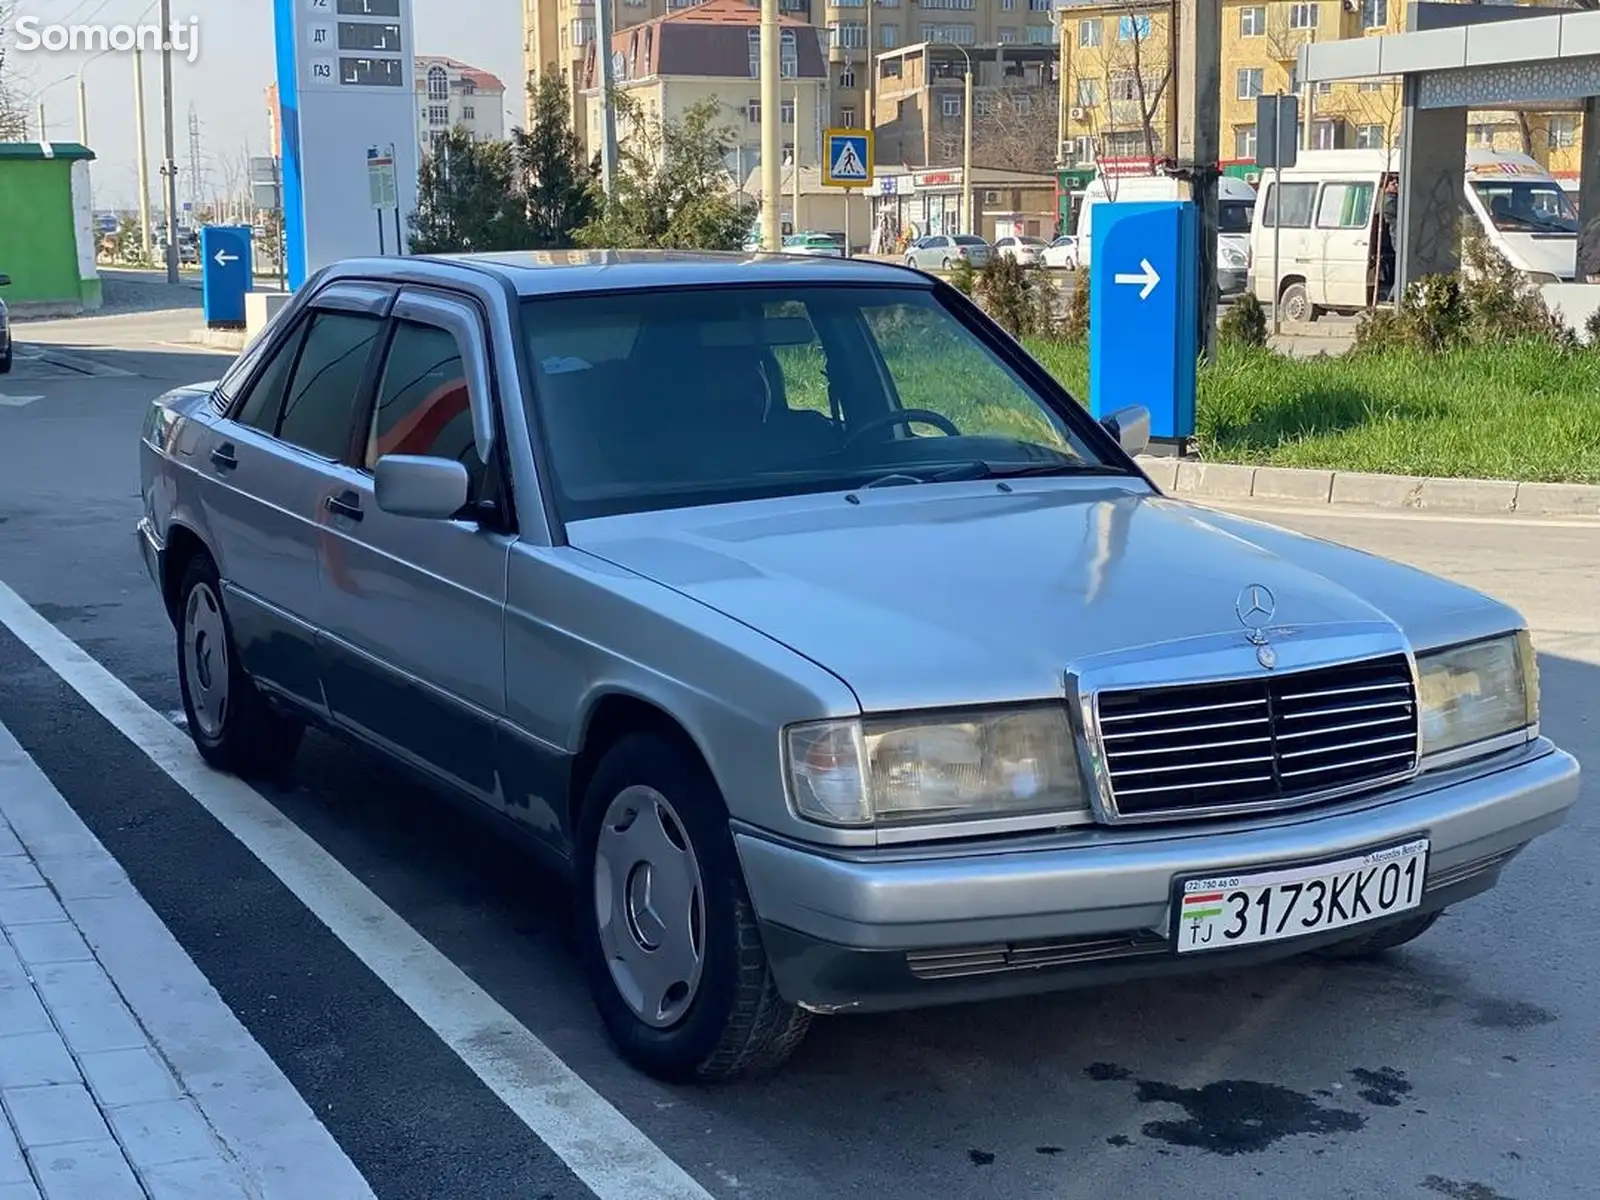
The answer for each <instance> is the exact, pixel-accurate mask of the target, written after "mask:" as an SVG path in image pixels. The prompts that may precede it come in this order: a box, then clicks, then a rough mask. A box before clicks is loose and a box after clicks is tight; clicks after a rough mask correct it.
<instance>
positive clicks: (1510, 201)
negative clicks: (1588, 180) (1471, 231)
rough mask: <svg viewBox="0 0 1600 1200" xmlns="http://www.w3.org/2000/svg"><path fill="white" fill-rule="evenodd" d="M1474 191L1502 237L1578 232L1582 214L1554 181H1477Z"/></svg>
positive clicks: (1474, 184)
mask: <svg viewBox="0 0 1600 1200" xmlns="http://www.w3.org/2000/svg"><path fill="white" fill-rule="evenodd" d="M1472 190H1473V191H1475V192H1477V194H1478V200H1479V201H1480V202H1481V203H1482V204H1483V208H1484V211H1485V212H1487V213H1488V214H1489V219H1490V220H1491V221H1493V222H1494V227H1495V228H1496V229H1498V230H1500V232H1502V233H1574V234H1575V233H1577V232H1578V214H1577V213H1576V212H1574V211H1573V209H1572V203H1571V201H1569V200H1568V199H1567V193H1566V192H1565V191H1563V190H1562V187H1561V185H1560V184H1559V183H1557V182H1556V181H1555V180H1553V179H1538V180H1526V179H1519V180H1515V181H1513V180H1509V179H1507V180H1501V179H1495V180H1477V181H1474V183H1473V185H1472Z"/></svg>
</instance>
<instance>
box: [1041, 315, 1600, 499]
mask: <svg viewBox="0 0 1600 1200" xmlns="http://www.w3.org/2000/svg"><path fill="white" fill-rule="evenodd" d="M1028 348H1029V349H1030V350H1031V351H1032V352H1033V354H1034V356H1035V357H1036V358H1038V359H1039V361H1041V362H1042V363H1044V364H1045V366H1047V367H1048V368H1049V369H1050V371H1051V372H1052V373H1053V374H1054V375H1055V376H1056V377H1057V378H1058V379H1060V380H1061V381H1062V383H1064V384H1065V385H1066V386H1067V388H1068V389H1069V390H1070V391H1071V392H1072V393H1073V394H1074V395H1075V396H1077V397H1078V398H1079V399H1080V400H1084V401H1085V402H1086V401H1087V397H1088V378H1089V364H1088V352H1087V350H1085V349H1084V348H1083V347H1081V346H1073V345H1064V344H1061V343H1053V342H1031V343H1029V347H1028ZM1140 400H1141V397H1138V396H1129V397H1127V401H1128V402H1129V403H1139V402H1140ZM1198 408H1199V411H1198V414H1197V418H1196V424H1197V426H1198V428H1197V430H1196V434H1197V441H1198V443H1199V449H1200V452H1201V454H1202V456H1203V457H1205V458H1208V459H1212V460H1214V461H1217V462H1240V463H1270V464H1273V465H1275V466H1285V467H1322V468H1331V469H1334V470H1341V471H1383V472H1389V473H1393V474H1400V475H1439V476H1456V477H1463V478H1476V479H1517V480H1542V481H1551V482H1564V483H1600V351H1584V350H1580V351H1575V352H1566V353H1563V352H1560V351H1557V350H1554V349H1551V348H1549V347H1542V346H1537V345H1525V346H1514V347H1509V348H1489V347H1483V348H1473V349H1465V350H1457V351H1452V352H1450V353H1447V354H1442V355H1437V356H1431V355H1425V354H1411V353H1387V354H1383V355H1381V356H1370V357H1369V356H1344V357H1337V358H1314V359H1299V360H1296V359H1290V358H1285V357H1282V356H1280V355H1276V354H1272V353H1270V352H1268V351H1264V350H1261V351H1238V350H1230V351H1224V352H1223V353H1222V354H1221V355H1220V357H1219V359H1218V361H1217V363H1216V364H1215V365H1214V366H1212V367H1207V368H1202V370H1201V373H1200V395H1199V403H1198Z"/></svg>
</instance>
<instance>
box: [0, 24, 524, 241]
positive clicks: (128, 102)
mask: <svg viewBox="0 0 1600 1200" xmlns="http://www.w3.org/2000/svg"><path fill="white" fill-rule="evenodd" d="M7 3H9V4H10V5H11V7H12V8H13V21H12V28H10V29H7V30H6V32H5V35H4V38H5V42H6V45H7V54H6V65H5V70H6V74H7V75H8V76H10V77H12V79H13V86H14V87H15V89H16V90H17V91H18V92H20V93H21V94H22V96H23V97H24V99H25V101H26V105H27V110H28V112H29V114H30V118H31V115H32V114H33V112H34V110H35V107H36V104H37V97H36V93H38V92H40V91H41V90H42V91H43V100H44V105H45V124H46V127H47V128H48V130H49V133H50V138H51V140H53V141H76V140H77V137H78V102H77V87H76V78H77V72H78V70H79V68H80V67H81V68H82V69H83V78H84V86H85V89H86V91H87V92H88V112H89V143H90V149H92V150H93V151H94V152H95V154H96V155H97V160H96V162H95V164H94V166H93V168H92V178H93V181H94V182H93V187H94V205H95V207H96V208H97V209H104V208H130V207H134V206H136V205H137V202H138V199H137V198H138V194H139V186H138V167H137V164H138V153H137V150H136V138H135V134H134V116H133V112H134V106H133V55H132V54H131V53H124V52H116V51H113V52H112V53H109V54H106V55H104V56H103V57H100V58H96V59H95V60H94V61H92V62H90V63H88V64H87V65H86V66H85V65H84V59H85V57H86V56H85V55H83V54H81V53H79V54H74V53H72V52H70V51H66V50H61V51H49V50H45V49H43V48H40V49H37V50H33V51H19V50H17V48H16V32H15V24H16V19H18V18H23V17H29V16H32V17H35V18H37V19H38V21H39V23H40V24H41V26H42V25H47V24H51V23H63V24H69V25H78V24H91V25H102V24H104V25H117V24H136V23H140V22H141V21H142V22H154V21H155V20H156V19H157V13H158V9H157V6H156V0H0V8H3V7H4V6H5V5H6V4H7ZM413 3H414V22H415V40H416V46H417V50H418V53H421V54H442V55H448V56H449V57H451V58H457V59H460V60H461V61H463V62H467V63H470V64H472V65H473V66H475V67H481V68H483V69H484V70H486V71H490V72H492V73H493V74H495V75H498V76H499V77H500V78H501V79H502V80H503V81H504V82H505V84H506V98H505V103H506V106H507V107H508V108H509V109H510V110H511V113H512V116H511V117H509V118H508V119H507V126H508V127H509V126H510V125H511V124H513V123H515V124H521V114H522V98H521V94H520V92H519V90H518V79H519V77H520V75H521V73H522V13H521V6H520V3H519V0H413ZM172 16H173V20H174V21H179V22H187V21H188V20H189V19H190V18H194V19H195V20H196V22H197V28H198V31H199V48H198V52H197V53H196V55H195V61H194V63H193V64H190V63H188V62H186V61H184V58H183V56H182V55H179V54H174V55H173V62H172V91H173V124H174V129H175V154H174V157H175V158H176V160H177V162H178V168H179V171H180V174H179V190H180V195H179V199H180V200H182V199H183V198H184V194H183V192H184V187H185V183H186V180H187V176H186V175H185V174H183V172H186V171H187V170H188V165H189V162H188V160H189V106H190V105H191V104H193V105H194V109H195V112H196V114H197V115H198V117H199V120H200V142H201V155H202V159H203V163H202V166H203V168H206V169H208V175H206V176H203V178H205V179H206V181H207V183H208V184H209V185H211V188H212V189H215V190H218V191H220V190H222V188H223V185H224V183H225V181H226V178H227V177H226V175H225V173H224V167H223V164H224V162H225V161H228V162H232V161H237V160H238V159H239V158H240V156H241V155H242V154H243V153H244V152H245V150H246V148H247V147H248V150H249V152H250V153H252V154H257V155H260V154H265V153H267V149H266V142H267V116H266V88H267V85H268V84H270V83H272V82H273V80H274V76H275V64H274V51H273V43H272V0H172ZM144 60H145V62H144V76H145V79H144V82H145V120H146V126H147V131H148V137H149V160H150V181H151V182H150V188H151V203H152V204H153V205H155V206H156V208H157V210H159V199H160V194H161V177H160V175H159V173H158V172H159V169H160V165H161V61H160V55H158V54H149V53H147V54H145V55H144ZM31 127H32V121H31V119H30V129H31ZM209 190H210V189H208V191H209Z"/></svg>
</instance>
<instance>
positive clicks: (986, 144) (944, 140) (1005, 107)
mask: <svg viewBox="0 0 1600 1200" xmlns="http://www.w3.org/2000/svg"><path fill="white" fill-rule="evenodd" d="M1055 101H1056V97H1055V92H1054V89H1050V88H1042V87H1005V86H1002V87H997V88H985V89H983V90H982V91H980V92H977V93H976V94H975V95H974V97H973V109H972V164H973V166H976V167H999V168H1003V169H1006V170H1013V171H1039V172H1049V171H1052V170H1054V169H1055V161H1056V127H1055V124H1054V123H1053V122H1052V121H1050V120H1048V119H1046V118H1045V117H1043V116H1042V115H1041V114H1046V113H1048V112H1049V111H1050V109H1051V107H1052V106H1053V105H1054V104H1055ZM965 136H966V135H965V131H964V130H963V129H962V127H961V122H960V120H947V121H946V122H944V124H943V125H942V126H941V127H940V130H939V133H938V135H937V139H938V140H937V142H936V144H935V147H934V149H935V151H936V154H937V157H936V158H935V159H934V160H933V161H937V162H951V163H954V162H960V161H961V151H962V141H963V140H964V138H965Z"/></svg>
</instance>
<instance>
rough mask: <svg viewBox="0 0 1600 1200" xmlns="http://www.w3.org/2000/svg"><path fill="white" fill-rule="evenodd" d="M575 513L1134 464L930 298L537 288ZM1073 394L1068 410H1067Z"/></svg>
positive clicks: (543, 364) (536, 328) (528, 321)
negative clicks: (1101, 448)
mask: <svg viewBox="0 0 1600 1200" xmlns="http://www.w3.org/2000/svg"><path fill="white" fill-rule="evenodd" d="M523 328H524V336H525V338H526V342H527V346H528V350H529V360H530V362H531V363H532V368H533V373H534V396H533V404H534V408H535V414H534V415H535V419H536V421H537V424H538V427H539V428H540V429H541V431H542V434H543V437H544V440H545V443H546V446H547V448H548V452H549V454H548V463H549V466H550V471H551V475H552V477H553V478H552V483H553V486H554V492H555V499H556V504H557V507H558V509H559V510H560V512H561V514H562V516H563V518H564V519H566V520H581V519H584V518H587V517H598V516H606V515H610V514H615V513H622V512H637V511H644V510H651V509H661V508H673V507H682V506H687V505H698V504H717V503H727V502H733V501H739V500H750V499H757V498H762V497H770V496H782V495H797V494H801V493H806V492H826V491H838V490H845V489H851V488H857V487H861V486H864V485H868V484H884V483H891V482H892V483H923V482H932V481H934V480H935V479H936V478H946V479H955V478H984V477H1002V476H1005V475H1023V474H1076V473H1081V472H1086V471H1096V470H1099V471H1112V472H1115V473H1121V468H1120V467H1108V466H1107V465H1106V464H1105V461H1104V460H1103V459H1101V458H1100V457H1098V456H1097V455H1096V453H1095V451H1094V450H1093V449H1091V448H1090V442H1089V440H1088V435H1087V434H1086V430H1087V429H1088V428H1092V426H1090V422H1089V420H1088V418H1087V417H1086V416H1084V415H1083V414H1082V413H1081V412H1080V411H1078V410H1077V409H1076V408H1075V406H1074V405H1072V404H1071V403H1070V401H1068V402H1064V403H1063V402H1061V401H1060V400H1059V399H1058V398H1057V397H1055V396H1049V397H1047V396H1046V395H1045V394H1043V393H1042V392H1041V391H1040V390H1039V389H1038V388H1036V387H1035V386H1034V385H1032V384H1031V383H1030V382H1028V381H1027V380H1026V379H1024V378H1023V376H1022V375H1020V374H1019V373H1018V372H1017V371H1016V370H1015V369H1014V368H1013V367H1012V366H1010V365H1009V364H1008V363H1007V362H1006V360H1005V359H1004V358H1003V357H1002V356H1001V354H1000V353H999V352H997V351H996V350H995V349H994V348H992V347H991V346H990V345H989V344H988V343H986V342H985V341H984V340H983V339H982V338H980V337H979V336H978V335H977V334H975V333H974V332H973V331H972V330H971V329H969V328H968V327H967V326H966V325H964V324H962V323H961V321H959V320H958V319H957V318H956V317H955V315H954V314H953V313H952V312H951V311H950V310H949V309H947V308H945V307H944V305H943V304H942V303H941V302H940V301H939V299H938V298H937V297H936V296H935V295H934V294H933V293H932V291H930V290H927V289H923V288H915V287H860V286H837V285H824V284H794V285H787V286H781V287H780V286H776V285H774V286H762V287H751V286H748V285H743V286H728V287H722V288H705V289H696V290H694V291H692V292H689V291H685V290H682V289H662V290H658V291H638V292H626V293H621V292H618V293H595V294H591V295H582V296H551V297H538V298H530V299H528V300H526V301H525V302H524V305H523ZM1058 404H1059V405H1060V407H1059V408H1057V407H1056V406H1057V405H1058Z"/></svg>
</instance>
